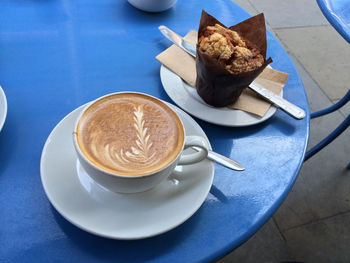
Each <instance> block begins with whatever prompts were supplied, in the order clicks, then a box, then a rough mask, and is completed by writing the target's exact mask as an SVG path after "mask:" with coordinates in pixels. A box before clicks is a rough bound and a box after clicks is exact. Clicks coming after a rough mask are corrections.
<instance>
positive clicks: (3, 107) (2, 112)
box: [0, 86, 7, 131]
mask: <svg viewBox="0 0 350 263" xmlns="http://www.w3.org/2000/svg"><path fill="white" fill-rule="evenodd" d="M6 115H7V100H6V96H5V93H4V91H3V89H2V88H1V86H0V131H1V129H2V127H3V126H4V123H5V120H6Z"/></svg>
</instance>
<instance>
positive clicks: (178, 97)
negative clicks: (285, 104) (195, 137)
mask: <svg viewBox="0 0 350 263" xmlns="http://www.w3.org/2000/svg"><path fill="white" fill-rule="evenodd" d="M160 79H161V82H162V85H163V87H164V90H165V92H166V93H167V94H168V96H169V97H170V98H171V99H172V100H173V101H174V102H175V103H176V104H177V105H178V106H179V107H181V108H182V109H183V110H185V111H187V112H188V113H190V114H191V115H193V116H195V117H197V118H199V119H201V120H204V121H207V122H209V123H213V124H217V125H221V126H229V127H244V126H250V125H254V124H258V123H261V122H263V121H266V120H268V119H269V118H271V117H272V116H273V115H274V114H275V112H276V110H277V108H276V107H275V106H271V107H270V109H269V110H268V111H267V113H266V114H265V115H264V117H259V116H256V115H254V114H251V113H248V112H245V111H241V110H233V109H229V108H226V107H223V108H215V107H212V106H210V105H208V104H207V103H205V102H204V101H203V100H202V98H201V97H200V96H199V95H198V93H197V91H196V89H194V88H192V87H191V86H189V85H188V84H187V83H185V82H184V81H183V80H182V79H181V78H180V77H179V76H178V75H176V74H175V73H174V72H172V71H171V70H169V69H168V68H167V67H165V66H164V65H162V66H161V68H160ZM280 95H281V96H282V95H283V92H281V94H280Z"/></svg>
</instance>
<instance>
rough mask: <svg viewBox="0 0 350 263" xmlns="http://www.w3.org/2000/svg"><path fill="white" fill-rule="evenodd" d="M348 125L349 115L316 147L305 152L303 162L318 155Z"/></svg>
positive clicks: (349, 121) (349, 123) (349, 122)
mask: <svg viewBox="0 0 350 263" xmlns="http://www.w3.org/2000/svg"><path fill="white" fill-rule="evenodd" d="M349 125H350V115H348V117H346V119H345V120H344V121H343V122H342V123H341V124H340V125H339V126H338V127H337V128H336V129H335V130H334V131H333V132H332V133H331V134H329V135H328V136H327V137H326V138H324V139H323V140H322V141H320V142H319V143H318V144H317V145H315V146H314V147H312V148H311V149H310V150H309V151H308V152H306V154H305V159H304V162H305V161H307V160H308V159H309V158H311V157H312V156H314V155H315V154H316V153H318V152H319V151H320V150H322V149H323V148H324V147H326V146H327V145H328V144H329V143H331V142H332V141H333V140H334V139H335V138H337V137H338V136H339V135H340V134H341V133H342V132H343V131H345V130H346V128H348V127H349ZM349 166H350V164H349V165H348V167H349Z"/></svg>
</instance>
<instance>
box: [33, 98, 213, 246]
mask: <svg viewBox="0 0 350 263" xmlns="http://www.w3.org/2000/svg"><path fill="white" fill-rule="evenodd" d="M169 105H170V104H169ZM170 106H172V107H173V108H174V110H175V111H176V112H177V113H178V114H179V115H180V117H181V119H182V121H183V123H184V126H185V130H186V134H187V135H201V136H203V137H205V138H207V137H206V135H205V133H204V132H203V130H202V129H201V128H200V126H199V125H198V124H197V123H196V122H195V121H194V120H193V119H192V118H191V117H190V116H189V115H187V114H186V113H184V112H183V111H182V110H180V109H178V108H177V107H175V106H173V105H170ZM82 108H83V106H81V107H80V108H78V109H76V110H74V111H73V112H71V113H70V114H68V115H67V116H66V117H65V118H64V119H63V120H61V121H60V122H59V123H58V124H57V126H56V127H55V128H54V130H53V131H52V132H51V134H50V135H49V137H48V139H47V141H46V143H45V146H44V149H43V152H42V155H41V163H40V173H41V181H42V184H43V186H44V189H45V192H46V195H47V197H48V198H49V200H50V202H51V204H52V205H53V206H54V207H55V208H56V210H57V211H58V212H59V213H60V214H61V215H62V216H63V217H64V218H65V219H67V220H68V221H70V222H71V223H72V224H74V225H76V226H77V227H79V228H81V229H83V230H85V231H87V232H90V233H93V234H96V235H98V236H102V237H108V238H113V239H141V238H146V237H151V236H155V235H158V234H161V233H164V232H166V231H169V230H171V229H173V228H175V227H176V226H178V225H180V224H181V223H183V222H184V221H186V220H187V219H188V218H189V217H190V216H192V215H193V214H194V213H195V212H196V211H197V210H198V209H199V207H200V206H201V205H202V203H203V202H204V200H205V199H206V197H207V195H208V193H209V190H210V187H211V185H212V182H213V178H214V164H213V162H211V161H209V160H204V161H202V162H200V163H198V164H193V165H187V166H181V167H178V168H179V170H178V171H182V174H181V175H179V176H177V177H175V176H170V178H169V179H167V180H165V181H163V182H162V183H161V184H160V185H158V186H157V187H155V188H154V189H152V190H149V191H147V192H143V193H138V194H116V193H113V192H110V191H108V190H107V189H105V188H103V187H101V186H100V185H98V184H97V183H95V182H94V181H93V180H92V179H91V178H90V177H89V176H88V175H87V174H86V173H85V172H84V170H82V169H81V167H80V164H79V162H78V161H77V157H76V153H75V150H74V147H73V142H72V131H73V129H74V122H75V120H76V118H77V116H78V115H79V113H80V111H81V110H82ZM207 140H208V139H207ZM208 145H209V147H210V143H209V141H208Z"/></svg>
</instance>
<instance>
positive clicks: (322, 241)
mask: <svg viewBox="0 0 350 263" xmlns="http://www.w3.org/2000/svg"><path fill="white" fill-rule="evenodd" d="M349 233H350V213H346V214H341V215H338V216H334V217H331V218H328V219H325V220H321V221H318V222H315V223H312V224H308V225H304V226H300V227H297V228H293V229H290V230H288V231H285V232H284V235H285V237H286V239H287V245H288V248H289V251H290V252H291V253H293V255H294V256H295V258H296V260H297V261H302V262H307V263H330V262H332V263H348V262H350V249H349V248H350V235H349Z"/></svg>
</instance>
